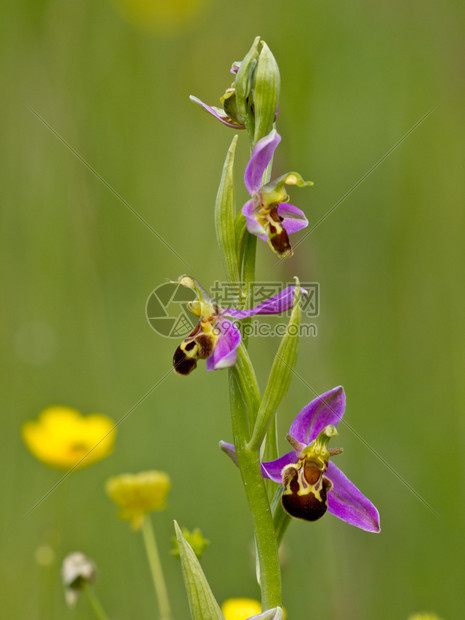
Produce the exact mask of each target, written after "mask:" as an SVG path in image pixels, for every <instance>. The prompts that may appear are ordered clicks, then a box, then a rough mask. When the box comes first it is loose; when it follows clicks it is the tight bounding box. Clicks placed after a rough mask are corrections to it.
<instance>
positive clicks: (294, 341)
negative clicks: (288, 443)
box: [250, 278, 302, 448]
mask: <svg viewBox="0 0 465 620" xmlns="http://www.w3.org/2000/svg"><path fill="white" fill-rule="evenodd" d="M295 281H296V287H295V294H294V307H293V309H292V314H291V317H290V319H289V323H288V325H287V330H286V333H285V335H284V336H283V339H282V340H281V343H280V345H279V349H278V351H277V353H276V356H275V358H274V362H273V366H272V368H271V371H270V376H269V377H268V383H267V385H266V389H265V393H264V394H263V398H262V400H261V403H260V407H259V410H258V413H257V421H256V424H255V428H254V432H253V435H252V438H251V440H250V445H251V446H252V447H253V448H258V447H260V445H261V444H262V441H263V439H264V437H265V434H266V431H267V429H268V426H269V424H270V422H271V420H272V418H273V417H274V415H275V413H276V410H277V408H278V406H279V404H280V402H281V401H282V399H283V398H284V395H285V394H286V392H287V390H288V389H289V385H290V384H291V379H292V372H293V370H294V367H295V365H296V363H297V350H298V347H299V328H300V320H301V314H302V311H301V308H300V283H299V279H298V278H295Z"/></svg>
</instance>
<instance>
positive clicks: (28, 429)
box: [21, 407, 116, 469]
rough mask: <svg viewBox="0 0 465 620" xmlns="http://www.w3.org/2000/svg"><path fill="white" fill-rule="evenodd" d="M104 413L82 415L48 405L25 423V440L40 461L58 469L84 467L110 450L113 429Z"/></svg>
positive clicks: (114, 430)
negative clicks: (37, 415)
mask: <svg viewBox="0 0 465 620" xmlns="http://www.w3.org/2000/svg"><path fill="white" fill-rule="evenodd" d="M114 426H115V425H114V422H113V420H111V419H110V418H108V417H107V416H105V415H101V414H98V413H93V414H91V415H87V416H83V415H81V414H80V413H79V411H76V410H75V409H70V408H69V407H48V408H47V409H44V410H43V411H42V412H41V413H40V414H39V417H38V419H37V420H35V421H32V420H30V421H28V422H25V423H24V424H23V426H22V429H21V433H22V436H23V440H24V443H25V444H26V446H27V447H28V448H29V450H30V451H31V452H32V454H33V455H34V456H35V457H36V458H38V459H39V460H40V461H42V462H43V463H45V464H46V465H49V466H50V467H56V468H58V469H71V468H73V467H79V468H81V467H85V466H86V465H90V464H91V463H94V462H95V461H100V460H101V459H103V458H105V457H106V456H108V455H109V454H110V453H111V452H112V450H113V443H114V441H115V435H116V429H115V428H114Z"/></svg>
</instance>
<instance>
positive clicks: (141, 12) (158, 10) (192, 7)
mask: <svg viewBox="0 0 465 620" xmlns="http://www.w3.org/2000/svg"><path fill="white" fill-rule="evenodd" d="M205 3H206V0H169V1H167V0H116V4H117V5H118V8H119V10H120V12H121V13H122V15H123V16H124V17H125V18H126V19H127V20H128V21H129V22H131V23H133V24H134V25H135V26H138V27H139V28H142V29H144V30H152V31H156V32H158V33H159V34H172V33H176V32H178V31H179V30H180V29H182V27H183V26H184V25H185V24H188V23H189V22H191V21H192V20H193V19H194V18H195V17H196V15H197V14H198V13H199V11H200V9H201V8H202V6H203V5H204V4H205Z"/></svg>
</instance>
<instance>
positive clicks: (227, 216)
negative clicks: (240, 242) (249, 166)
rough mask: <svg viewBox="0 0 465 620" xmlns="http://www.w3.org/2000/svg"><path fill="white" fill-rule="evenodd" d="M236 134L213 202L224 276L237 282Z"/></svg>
mask: <svg viewBox="0 0 465 620" xmlns="http://www.w3.org/2000/svg"><path fill="white" fill-rule="evenodd" d="M236 144H237V135H236V136H234V138H233V141H232V142H231V146H230V147H229V150H228V154H227V155H226V161H225V162H224V166H223V173H222V175H221V181H220V186H219V188H218V194H217V196H216V204H215V228H216V238H217V239H218V245H219V246H220V250H221V253H222V255H223V261H224V268H225V270H226V277H227V278H228V279H229V280H230V281H231V282H239V265H238V261H237V252H236V234H235V229H234V218H235V206H234V174H233V169H234V153H235V150H236Z"/></svg>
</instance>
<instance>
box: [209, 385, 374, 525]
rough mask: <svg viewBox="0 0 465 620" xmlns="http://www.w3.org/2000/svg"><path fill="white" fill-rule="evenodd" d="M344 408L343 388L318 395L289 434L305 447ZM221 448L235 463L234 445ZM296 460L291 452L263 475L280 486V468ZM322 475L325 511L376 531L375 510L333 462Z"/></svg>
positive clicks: (268, 465)
mask: <svg viewBox="0 0 465 620" xmlns="http://www.w3.org/2000/svg"><path fill="white" fill-rule="evenodd" d="M345 405H346V398H345V393H344V389H343V388H342V386H338V387H335V388H333V389H332V390H329V391H328V392H325V393H323V394H321V395H320V396H318V397H317V398H315V399H314V400H312V401H311V402H310V403H308V405H306V406H305V407H304V408H303V409H302V410H301V411H300V413H299V414H298V415H297V416H296V418H295V419H294V420H293V422H292V424H291V427H290V429H289V435H290V436H291V437H293V438H294V439H295V440H296V442H299V443H301V444H304V445H306V446H308V445H309V444H310V443H311V442H312V441H313V440H314V439H316V437H317V436H318V435H319V433H321V431H323V430H324V429H325V427H327V426H328V425H333V426H337V425H338V423H339V422H340V421H341V419H342V417H343V416H344V412H345ZM220 447H221V449H222V450H223V451H224V452H226V454H228V456H229V457H230V458H231V459H232V460H233V461H234V462H236V464H237V458H236V451H235V448H234V446H233V445H232V444H230V443H226V442H220ZM298 460H299V456H298V454H297V453H296V451H295V450H292V451H291V452H288V453H287V454H285V455H284V456H281V457H280V458H278V459H275V460H274V461H269V462H266V463H262V464H261V467H262V475H263V477H264V478H269V479H270V480H273V481H274V482H277V483H279V484H281V483H282V475H281V474H282V471H283V469H284V468H285V467H286V466H287V465H292V464H295V463H297V462H298ZM324 475H325V477H326V478H328V479H329V480H330V482H332V484H333V487H332V489H331V490H330V491H329V492H328V512H330V513H331V514H333V515H334V516H336V517H338V518H339V519H341V520H342V521H345V522H346V523H349V524H350V525H354V526H355V527H358V528H360V529H362V530H365V531H368V532H379V531H380V529H381V528H380V524H379V513H378V510H377V509H376V507H375V506H374V505H373V504H372V503H371V501H370V500H369V499H368V498H367V497H365V495H363V494H362V493H361V491H359V490H358V488H357V487H356V486H355V485H354V484H353V483H352V482H351V481H350V480H349V479H348V478H347V477H346V476H345V474H344V473H343V472H342V471H341V470H340V469H339V468H338V467H336V465H334V463H333V462H332V461H329V463H328V468H327V470H326V472H325V474H324Z"/></svg>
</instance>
